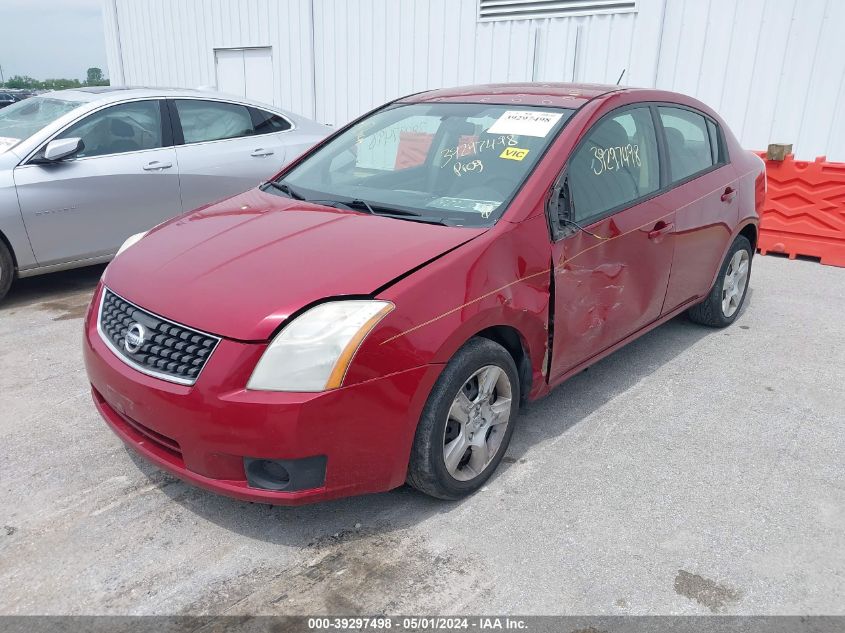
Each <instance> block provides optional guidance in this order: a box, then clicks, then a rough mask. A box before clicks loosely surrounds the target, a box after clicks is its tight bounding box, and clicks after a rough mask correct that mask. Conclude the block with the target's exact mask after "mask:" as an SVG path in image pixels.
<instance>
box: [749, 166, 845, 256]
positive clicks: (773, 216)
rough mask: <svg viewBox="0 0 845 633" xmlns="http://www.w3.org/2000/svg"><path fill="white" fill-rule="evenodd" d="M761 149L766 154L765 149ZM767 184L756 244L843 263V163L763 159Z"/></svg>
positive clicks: (762, 249)
mask: <svg viewBox="0 0 845 633" xmlns="http://www.w3.org/2000/svg"><path fill="white" fill-rule="evenodd" d="M760 155H761V156H762V157H763V159H764V160H765V156H766V154H765V152H761V153H760ZM766 173H767V175H768V182H769V190H768V194H767V195H766V204H765V206H764V209H763V214H762V217H761V218H760V236H759V239H758V244H757V247H758V248H759V250H760V252H761V253H762V254H763V255H765V254H767V253H786V254H788V255H789V258H790V259H795V257H796V256H797V255H805V256H810V257H818V258H819V259H820V260H821V262H822V264H828V265H831V266H844V267H845V163H829V162H827V161H826V159H825V157H824V156H819V157H818V158H817V159H816V160H815V161H813V162H810V161H800V160H795V159H794V158H793V156H792V154H790V155H788V156H787V157H786V159H785V160H783V161H774V160H768V161H766Z"/></svg>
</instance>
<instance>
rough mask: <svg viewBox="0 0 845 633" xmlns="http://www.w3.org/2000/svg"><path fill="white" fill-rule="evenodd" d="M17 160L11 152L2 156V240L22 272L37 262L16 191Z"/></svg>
mask: <svg viewBox="0 0 845 633" xmlns="http://www.w3.org/2000/svg"><path fill="white" fill-rule="evenodd" d="M17 160H18V159H17V157H16V156H14V155H13V154H11V152H6V153H5V154H2V155H0V235H2V237H0V239H3V238H5V240H6V241H7V242H8V244H9V246H10V247H11V249H12V256H13V257H14V258H15V264H16V266H17V268H18V270H21V269H25V268H31V267H33V266H35V265H36V263H37V262H36V260H35V254H34V253H33V252H32V245H31V244H30V243H29V236H27V234H26V227H25V226H24V222H23V216H22V215H21V209H20V205H19V204H18V195H17V192H16V191H15V181H14V179H13V173H14V172H13V166H14V162H16V161H17Z"/></svg>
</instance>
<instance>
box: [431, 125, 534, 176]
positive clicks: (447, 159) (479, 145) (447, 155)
mask: <svg viewBox="0 0 845 633" xmlns="http://www.w3.org/2000/svg"><path fill="white" fill-rule="evenodd" d="M518 142H519V141H518V140H517V139H516V137H515V136H514V135H513V134H503V135H501V136H497V137H495V138H486V139H484V140H481V141H479V140H474V141H468V142H464V143H458V144H457V145H456V146H455V147H447V148H446V149H444V150H442V151H441V152H440V158H441V159H443V162H442V163H441V164H440V168H441V169H443V168H444V167H446V166H447V165H448V164H449V163H451V162H452V160H454V159H456V158H463V157H464V156H476V155H477V154H481V153H482V152H486V151H489V150H494V149H497V148H499V147H514V146H515V145H516V144H517V143H518Z"/></svg>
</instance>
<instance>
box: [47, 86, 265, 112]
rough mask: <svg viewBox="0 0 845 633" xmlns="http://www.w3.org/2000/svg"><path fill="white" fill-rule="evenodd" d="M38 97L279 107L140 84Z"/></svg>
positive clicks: (213, 93) (206, 92) (208, 92)
mask: <svg viewBox="0 0 845 633" xmlns="http://www.w3.org/2000/svg"><path fill="white" fill-rule="evenodd" d="M38 96H40V97H47V98H51V99H64V100H67V101H78V102H80V103H97V104H105V103H113V102H118V101H125V100H127V99H144V98H147V99H154V98H161V97H195V98H206V99H220V100H222V101H237V102H240V103H245V104H249V105H254V106H256V107H260V108H266V109H269V110H274V111H278V110H279V108H277V107H275V106H274V105H272V104H269V103H261V102H260V101H255V100H253V99H247V98H245V97H241V96H239V95H231V94H226V93H224V92H216V91H214V90H199V89H196V90H194V89H190V88H149V87H142V86H86V87H83V88H70V89H68V90H53V91H50V92H45V93H43V94H41V95H38Z"/></svg>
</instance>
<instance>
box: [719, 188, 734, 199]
mask: <svg viewBox="0 0 845 633" xmlns="http://www.w3.org/2000/svg"><path fill="white" fill-rule="evenodd" d="M734 196H736V189H734V188H733V187H726V188H725V193H723V194H722V202H730V201H731V200H733V199H734Z"/></svg>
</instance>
